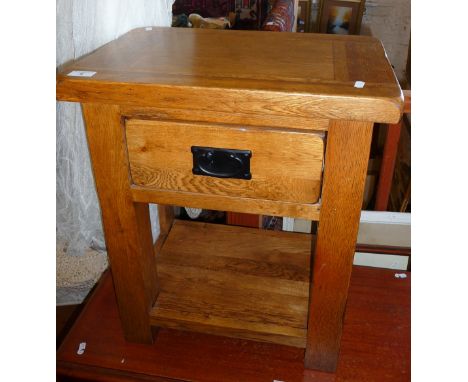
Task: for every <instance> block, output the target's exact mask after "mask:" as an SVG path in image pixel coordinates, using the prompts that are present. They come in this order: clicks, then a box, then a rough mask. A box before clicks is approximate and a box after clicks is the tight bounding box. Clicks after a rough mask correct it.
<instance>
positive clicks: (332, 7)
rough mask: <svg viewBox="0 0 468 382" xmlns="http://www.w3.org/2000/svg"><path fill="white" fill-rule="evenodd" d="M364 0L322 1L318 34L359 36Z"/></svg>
mask: <svg viewBox="0 0 468 382" xmlns="http://www.w3.org/2000/svg"><path fill="white" fill-rule="evenodd" d="M364 4H365V0H322V2H321V7H320V16H319V23H318V25H319V31H318V32H319V33H329V34H343V35H349V34H359V32H360V30H361V21H362V14H363V13H364Z"/></svg>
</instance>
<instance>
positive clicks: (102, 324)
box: [57, 267, 411, 382]
mask: <svg viewBox="0 0 468 382" xmlns="http://www.w3.org/2000/svg"><path fill="white" fill-rule="evenodd" d="M394 275H395V271H391V270H384V269H375V268H367V267H354V269H353V274H352V280H351V287H350V293H349V299H348V304H347V310H346V316H345V325H344V331H343V337H342V341H341V353H340V359H339V365H338V370H337V372H336V374H328V373H321V372H316V371H310V370H304V367H303V355H304V350H303V349H299V348H294V347H289V346H284V345H277V344H268V343H261V342H254V341H249V340H239V339H233V338H225V337H220V336H214V335H205V334H199V333H190V332H183V331H177V330H170V329H160V330H159V332H158V333H157V334H156V336H155V343H154V344H153V345H139V344H130V343H126V342H125V341H124V339H123V335H122V329H121V327H120V323H119V320H118V313H117V306H116V301H115V298H114V294H113V285H112V278H111V276H110V274H109V273H106V274H105V275H104V276H103V278H102V280H101V282H100V285H99V286H98V287H97V288H96V290H95V292H94V294H93V296H92V297H91V298H90V299H89V302H88V303H87V305H86V306H85V308H84V309H83V311H82V313H81V315H80V317H79V318H78V319H77V321H76V322H75V325H74V326H73V328H72V329H71V330H70V332H69V333H68V335H67V337H66V338H65V340H64V342H63V343H62V345H61V347H60V348H59V350H58V353H57V372H58V375H59V377H60V380H63V381H66V380H74V381H77V380H91V381H210V382H211V381H212V382H215V381H216V382H220V381H228V382H230V381H246V382H250V381H252V382H256V381H265V382H267V381H268V382H273V381H275V380H276V381H284V382H295V381H302V382H331V381H359V382H363V381H366V382H372V381H376V382H385V381H392V382H398V381H409V380H410V278H411V277H410V273H407V275H408V277H407V278H406V279H400V278H395V276H394ZM80 342H86V344H87V345H86V350H85V352H84V354H83V355H77V353H76V351H77V349H78V346H79V344H80Z"/></svg>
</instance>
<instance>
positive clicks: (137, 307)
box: [83, 104, 158, 343]
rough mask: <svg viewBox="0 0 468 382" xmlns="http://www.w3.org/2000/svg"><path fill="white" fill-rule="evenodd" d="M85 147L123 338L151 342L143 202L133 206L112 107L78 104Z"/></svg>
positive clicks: (153, 292) (150, 261)
mask: <svg viewBox="0 0 468 382" xmlns="http://www.w3.org/2000/svg"><path fill="white" fill-rule="evenodd" d="M83 113H84V117H85V122H86V133H87V137H88V146H89V151H90V155H91V161H92V164H93V173H94V179H95V182H96V188H97V192H98V196H99V202H100V206H101V213H102V222H103V226H104V233H105V237H106V246H107V254H108V257H109V262H110V267H111V271H112V276H113V279H114V286H115V292H116V296H117V303H118V307H119V313H120V318H121V322H122V327H123V330H124V334H125V338H126V340H128V341H131V342H141V343H151V342H152V341H153V336H152V330H151V326H150V322H149V310H150V308H151V307H152V305H153V303H154V301H155V299H156V297H157V292H158V280H157V273H156V262H155V258H154V255H153V240H152V234H151V224H150V218H149V208H148V204H146V203H135V202H133V199H132V196H131V193H130V186H131V177H130V173H129V164H128V158H127V149H126V145H125V127H124V124H123V122H122V118H121V115H120V109H119V107H118V106H113V105H101V104H84V105H83Z"/></svg>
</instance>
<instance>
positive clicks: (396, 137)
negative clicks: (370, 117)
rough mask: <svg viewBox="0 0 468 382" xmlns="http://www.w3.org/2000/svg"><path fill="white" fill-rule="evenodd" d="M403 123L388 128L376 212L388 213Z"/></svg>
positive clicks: (401, 121)
mask: <svg viewBox="0 0 468 382" xmlns="http://www.w3.org/2000/svg"><path fill="white" fill-rule="evenodd" d="M402 123H403V120H402V119H401V120H400V122H398V123H395V124H391V125H388V126H387V134H386V138H385V144H384V151H383V155H382V165H381V166H380V174H379V183H378V185H377V193H376V197H375V208H374V209H375V211H387V207H388V198H389V197H390V191H391V189H392V180H393V172H394V170H395V161H396V157H397V153H398V143H399V142H400V133H401V126H402Z"/></svg>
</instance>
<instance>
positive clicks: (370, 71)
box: [57, 28, 403, 123]
mask: <svg viewBox="0 0 468 382" xmlns="http://www.w3.org/2000/svg"><path fill="white" fill-rule="evenodd" d="M335 46H337V47H339V49H341V50H342V51H344V54H345V56H344V57H339V58H336V57H335V56H334V52H335ZM253 52H255V53H253ZM286 52H287V54H286ZM337 66H340V67H341V69H340V70H339V71H338V70H337ZM72 70H90V71H95V72H96V74H95V75H94V76H93V77H91V78H79V77H69V76H67V74H68V73H70V72H71V71H72ZM337 73H339V75H337ZM358 80H359V81H364V82H365V83H366V85H365V87H364V88H362V89H358V88H355V87H354V82H355V81H358ZM57 98H58V99H61V100H67V101H78V102H101V103H115V104H119V105H134V106H139V107H145V106H146V107H160V108H161V107H162V108H169V109H188V110H199V111H205V110H206V111H211V112H213V111H215V112H224V113H230V112H232V111H234V112H237V113H242V114H257V115H259V114H260V115H261V114H263V115H270V116H283V117H285V116H286V117H287V116H295V117H300V118H325V119H352V120H361V121H372V122H384V123H395V122H397V121H398V119H399V118H400V114H401V110H402V105H403V97H402V94H401V89H400V86H399V85H398V82H397V81H396V78H395V77H394V74H393V71H392V69H391V67H390V65H389V63H388V60H387V57H386V54H385V51H384V49H383V47H382V44H381V43H380V41H379V40H377V39H375V38H371V37H364V36H346V37H342V36H336V35H320V34H312V33H300V34H299V33H258V32H255V31H228V33H226V31H222V30H204V29H189V28H153V30H151V31H146V30H145V29H144V28H140V29H135V30H133V31H131V32H129V33H127V34H125V35H124V36H122V37H120V38H119V39H117V40H115V41H112V42H110V43H109V44H107V45H105V46H103V47H102V48H100V49H99V50H97V51H95V52H94V53H92V54H90V55H88V56H86V57H84V58H82V59H79V60H77V61H75V62H72V63H71V64H69V65H67V66H65V67H63V68H61V69H60V71H59V73H58V76H57Z"/></svg>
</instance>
